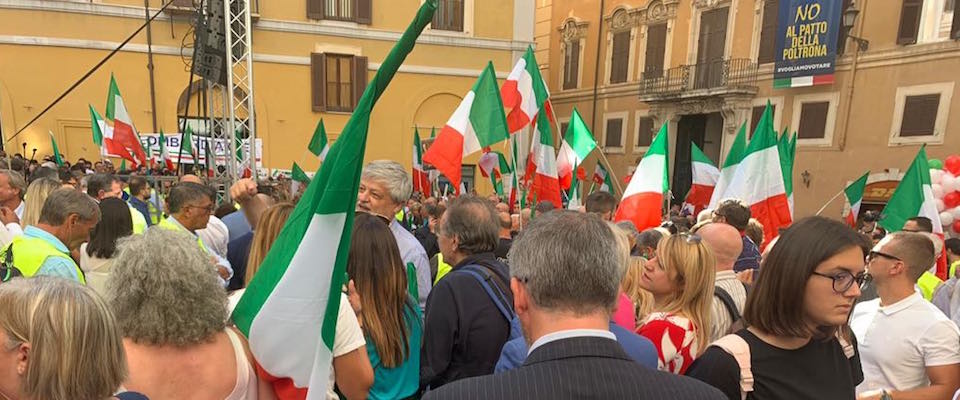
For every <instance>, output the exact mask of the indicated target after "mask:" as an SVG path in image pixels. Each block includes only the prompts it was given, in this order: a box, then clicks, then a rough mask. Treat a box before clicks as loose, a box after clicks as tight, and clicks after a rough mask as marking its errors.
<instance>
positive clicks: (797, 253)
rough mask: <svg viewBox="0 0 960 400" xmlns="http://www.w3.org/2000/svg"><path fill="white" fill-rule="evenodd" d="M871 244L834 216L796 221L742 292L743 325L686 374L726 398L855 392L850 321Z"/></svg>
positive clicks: (856, 359)
mask: <svg viewBox="0 0 960 400" xmlns="http://www.w3.org/2000/svg"><path fill="white" fill-rule="evenodd" d="M869 249H870V247H869V243H867V241H866V238H864V237H863V236H862V235H860V234H859V233H857V232H855V231H854V230H853V229H850V228H849V227H848V226H846V225H845V224H843V223H841V222H839V221H834V220H831V219H827V218H822V217H809V218H804V219H802V220H800V221H798V222H797V223H795V224H793V226H791V227H790V228H788V229H787V230H786V231H785V232H784V233H783V235H781V236H780V239H779V240H778V241H777V243H776V245H775V246H774V247H773V249H772V250H770V254H769V255H768V256H767V258H765V259H764V260H763V265H762V266H761V268H760V270H761V271H762V272H761V273H760V274H759V277H758V280H757V281H756V283H755V285H754V287H753V289H752V290H751V292H750V294H749V295H748V296H747V304H746V307H745V309H744V313H743V321H744V323H745V324H746V326H747V328H746V329H743V330H740V331H739V332H736V333H735V334H732V335H727V336H725V337H723V338H721V339H720V340H718V341H717V342H714V344H713V345H712V346H711V347H710V348H708V349H707V350H706V352H704V353H703V355H702V356H700V358H699V359H698V360H697V361H696V362H694V364H693V366H691V367H690V370H689V371H688V373H687V375H689V376H692V377H694V378H697V379H699V380H702V381H704V382H706V383H709V384H711V385H713V386H714V387H716V388H718V389H720V390H721V391H723V392H724V393H725V394H726V395H727V397H729V398H730V399H731V400H739V399H741V398H749V399H757V400H760V399H798V400H804V399H810V400H813V399H854V398H855V396H856V394H855V387H856V386H857V384H859V383H860V382H861V381H863V373H862V371H861V368H860V356H859V354H858V352H857V349H856V338H854V337H853V335H852V334H851V333H850V330H849V327H848V326H847V321H848V319H849V318H850V311H851V310H852V309H853V305H854V302H855V301H856V300H857V297H859V296H860V288H861V286H862V285H863V283H864V281H865V280H866V279H867V275H866V271H865V268H866V265H865V264H866V263H865V261H864V260H865V258H866V255H867V254H868V252H869ZM734 353H736V354H737V355H736V356H734V355H733V354H734ZM738 361H739V362H738ZM743 362H746V363H747V364H746V368H744V367H745V365H744V364H743ZM747 371H749V372H750V374H752V376H744V375H746V372H747Z"/></svg>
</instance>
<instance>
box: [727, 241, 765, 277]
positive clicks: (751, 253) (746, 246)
mask: <svg viewBox="0 0 960 400" xmlns="http://www.w3.org/2000/svg"><path fill="white" fill-rule="evenodd" d="M748 269H760V248H759V247H757V245H756V244H755V243H753V241H752V240H750V238H749V237H746V236H743V251H741V252H740V257H737V262H736V263H734V264H733V272H740V271H746V270H748Z"/></svg>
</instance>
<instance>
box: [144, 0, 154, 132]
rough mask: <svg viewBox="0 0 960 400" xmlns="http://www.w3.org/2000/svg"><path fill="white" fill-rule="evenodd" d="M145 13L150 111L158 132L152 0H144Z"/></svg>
mask: <svg viewBox="0 0 960 400" xmlns="http://www.w3.org/2000/svg"><path fill="white" fill-rule="evenodd" d="M143 13H144V15H145V18H146V21H147V71H150V113H151V115H152V116H153V131H154V132H157V92H156V84H155V83H154V78H153V32H151V29H150V25H152V24H151V23H150V0H143Z"/></svg>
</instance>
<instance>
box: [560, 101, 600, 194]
mask: <svg viewBox="0 0 960 400" xmlns="http://www.w3.org/2000/svg"><path fill="white" fill-rule="evenodd" d="M596 148H597V142H596V141H595V140H593V135H592V134H591V133H590V129H588V128H587V124H586V123H585V122H584V121H583V118H582V117H580V113H579V112H578V111H577V109H576V108H574V109H573V115H571V116H570V124H569V125H567V132H566V133H564V134H563V143H562V144H561V145H560V154H558V155H557V177H558V178H560V188H561V189H569V188H570V185H571V183H572V181H573V179H574V174H575V173H576V167H577V166H578V165H581V164H583V160H584V159H586V158H587V156H588V155H590V152H592V151H593V149H596Z"/></svg>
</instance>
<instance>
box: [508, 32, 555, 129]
mask: <svg viewBox="0 0 960 400" xmlns="http://www.w3.org/2000/svg"><path fill="white" fill-rule="evenodd" d="M500 96H501V97H502V98H503V108H504V109H506V110H507V113H508V114H507V127H508V129H509V130H510V133H513V132H517V131H519V130H520V129H522V128H523V127H525V126H527V125H529V124H530V123H531V122H533V119H534V118H535V117H536V115H537V113H539V112H540V110H541V109H542V108H543V104H544V103H545V102H546V101H547V99H548V98H549V97H550V92H549V91H548V90H547V85H546V84H544V82H543V77H542V76H541V75H540V66H539V65H538V64H537V59H536V57H534V56H533V47H531V46H527V51H526V52H525V53H523V58H521V59H520V60H518V61H517V64H516V65H514V66H513V70H512V71H510V75H508V76H507V80H506V81H505V82H504V83H503V87H501V88H500Z"/></svg>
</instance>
